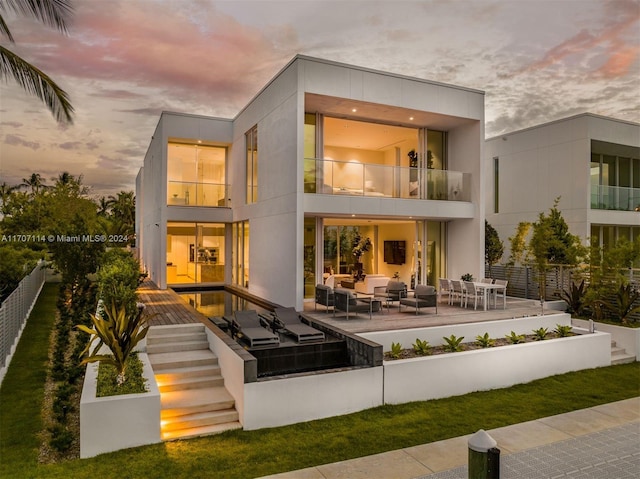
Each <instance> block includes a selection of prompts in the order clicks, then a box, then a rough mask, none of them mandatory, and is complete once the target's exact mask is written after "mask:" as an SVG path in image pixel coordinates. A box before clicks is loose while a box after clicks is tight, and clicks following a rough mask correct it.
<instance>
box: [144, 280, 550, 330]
mask: <svg viewBox="0 0 640 479" xmlns="http://www.w3.org/2000/svg"><path fill="white" fill-rule="evenodd" d="M138 294H139V297H140V301H142V302H143V303H145V305H146V311H147V312H148V313H149V314H151V315H153V317H152V319H151V325H152V326H159V325H172V324H185V323H198V322H202V323H204V324H210V321H209V319H208V318H207V317H206V316H205V315H204V314H202V313H200V312H198V311H196V309H195V308H193V307H191V306H190V305H189V304H188V303H187V302H185V301H184V299H183V298H182V297H181V296H180V295H179V294H177V293H176V292H175V291H173V290H171V289H166V290H161V289H158V287H157V286H156V285H155V284H154V283H153V282H152V281H149V280H147V281H145V282H144V283H143V284H142V286H141V287H140V288H139V289H138ZM324 311H325V309H324V306H322V307H320V306H319V307H318V310H317V311H315V308H314V303H313V302H305V304H304V313H305V314H307V315H309V316H310V317H312V318H314V319H315V320H318V321H320V322H323V323H325V324H327V325H329V326H331V327H334V328H338V329H342V330H345V331H348V332H351V333H361V332H368V331H383V330H392V329H407V328H421V327H428V326H443V325H446V324H460V323H472V322H482V321H496V320H500V319H511V318H514V317H515V318H521V317H523V316H537V315H539V314H540V313H541V310H540V305H539V303H537V302H536V301H533V300H522V299H517V298H508V299H507V308H506V309H501V308H499V309H490V310H489V311H482V310H480V309H479V310H476V311H474V310H473V308H460V307H459V306H449V305H448V304H446V301H445V302H444V304H443V303H440V304H439V305H438V314H437V315H436V314H434V311H433V308H425V309H424V312H422V311H421V314H418V315H416V314H415V313H414V312H413V311H414V310H411V309H410V308H406V309H404V310H403V311H402V312H398V309H397V306H395V307H391V308H390V309H386V308H384V310H383V311H381V312H380V313H375V314H374V315H373V317H372V319H369V316H368V314H367V315H363V314H360V315H358V316H357V317H353V318H350V319H349V320H348V321H347V320H346V319H345V318H344V315H343V314H338V315H336V316H335V317H334V316H333V314H332V313H331V312H329V314H327V313H325V312H324ZM554 313H558V311H556V310H548V309H545V311H544V314H554Z"/></svg>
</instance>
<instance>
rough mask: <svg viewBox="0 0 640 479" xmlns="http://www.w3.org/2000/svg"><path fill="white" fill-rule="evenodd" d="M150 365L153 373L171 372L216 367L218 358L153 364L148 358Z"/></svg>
mask: <svg viewBox="0 0 640 479" xmlns="http://www.w3.org/2000/svg"><path fill="white" fill-rule="evenodd" d="M150 361H151V365H152V367H153V370H154V371H155V372H160V371H165V370H173V369H180V368H195V367H200V366H217V365H218V358H216V357H211V358H206V359H185V360H183V361H173V362H170V363H154V362H153V359H152V358H150Z"/></svg>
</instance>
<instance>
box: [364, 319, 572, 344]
mask: <svg viewBox="0 0 640 479" xmlns="http://www.w3.org/2000/svg"><path fill="white" fill-rule="evenodd" d="M558 324H561V325H563V326H570V325H571V316H570V315H568V314H566V313H558V314H549V315H546V316H531V317H526V318H516V319H501V320H498V321H483V322H481V323H468V324H451V325H447V326H434V327H429V328H412V329H401V330H395V331H376V332H371V333H359V334H358V336H361V337H363V338H366V339H369V340H371V341H375V342H376V343H378V344H382V347H383V349H384V351H390V350H391V343H392V342H393V343H400V344H402V346H403V347H404V348H410V347H411V345H412V344H413V343H415V341H416V338H419V339H421V340H427V341H429V344H430V345H432V346H438V345H440V344H443V343H444V341H443V340H442V337H443V336H447V337H449V336H451V335H452V334H453V335H455V336H456V337H460V336H464V341H463V342H465V343H468V342H473V341H475V338H476V336H478V335H483V334H484V333H489V336H490V337H492V338H503V337H504V336H505V334H509V333H510V332H511V331H514V332H516V333H517V334H531V331H532V330H534V329H538V328H548V330H549V331H553V330H554V329H555V328H556V325H558Z"/></svg>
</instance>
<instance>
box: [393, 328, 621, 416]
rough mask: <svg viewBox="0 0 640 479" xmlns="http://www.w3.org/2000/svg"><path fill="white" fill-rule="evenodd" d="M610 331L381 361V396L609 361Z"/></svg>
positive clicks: (444, 390) (487, 384) (465, 388)
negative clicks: (382, 390)
mask: <svg viewBox="0 0 640 479" xmlns="http://www.w3.org/2000/svg"><path fill="white" fill-rule="evenodd" d="M610 343H611V336H610V335H609V334H608V333H601V332H596V333H593V334H583V335H579V336H572V337H568V338H559V339H550V340H546V341H537V342H532V343H525V344H514V345H509V346H500V347H495V348H487V349H477V350H473V351H463V352H459V353H450V354H442V355H436V356H428V357H422V358H413V359H405V360H395V361H385V363H384V402H385V403H390V404H399V403H405V402H409V401H424V400H428V399H437V398H444V397H449V396H457V395H461V394H467V393H470V392H474V391H482V390H489V389H496V388H504V387H509V386H512V385H514V384H521V383H526V382H530V381H533V380H535V379H540V378H544V377H548V376H553V375H556V374H562V373H566V372H570V371H578V370H581V369H591V368H597V367H601V366H609V365H610V364H611V344H610Z"/></svg>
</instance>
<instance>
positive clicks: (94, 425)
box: [80, 353, 161, 458]
mask: <svg viewBox="0 0 640 479" xmlns="http://www.w3.org/2000/svg"><path fill="white" fill-rule="evenodd" d="M138 357H139V358H140V360H141V361H142V364H143V367H144V369H143V374H144V377H145V378H147V389H148V392H146V393H144V394H125V395H122V396H108V397H101V398H97V397H96V384H97V380H98V363H93V364H88V365H87V372H86V375H85V378H84V385H83V387H82V398H81V400H80V457H81V458H86V457H93V456H97V455H98V454H102V453H105V452H112V451H117V450H119V449H125V448H128V447H135V446H143V445H145V444H154V443H157V442H160V441H161V438H160V391H159V390H158V385H157V384H156V381H155V377H154V375H153V369H152V368H151V364H150V363H149V359H148V357H147V355H146V354H144V353H139V354H138Z"/></svg>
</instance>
